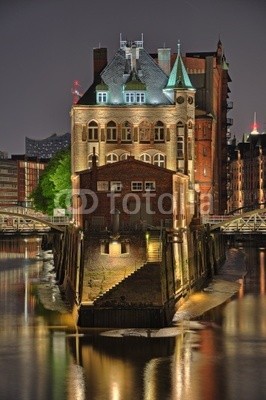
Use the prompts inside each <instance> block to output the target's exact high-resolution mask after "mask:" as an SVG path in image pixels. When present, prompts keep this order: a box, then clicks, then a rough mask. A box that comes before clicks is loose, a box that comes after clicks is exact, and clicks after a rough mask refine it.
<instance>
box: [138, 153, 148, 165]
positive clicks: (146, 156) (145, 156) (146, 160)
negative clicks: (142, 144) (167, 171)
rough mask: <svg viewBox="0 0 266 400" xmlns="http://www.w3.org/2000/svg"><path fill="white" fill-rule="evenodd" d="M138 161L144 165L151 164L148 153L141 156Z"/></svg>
mask: <svg viewBox="0 0 266 400" xmlns="http://www.w3.org/2000/svg"><path fill="white" fill-rule="evenodd" d="M139 159H140V160H141V161H144V162H146V163H149V164H150V163H151V156H150V155H149V154H148V153H144V154H141V156H140V158H139Z"/></svg>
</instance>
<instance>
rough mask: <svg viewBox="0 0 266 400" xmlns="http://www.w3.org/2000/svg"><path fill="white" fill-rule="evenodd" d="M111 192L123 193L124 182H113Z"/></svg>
mask: <svg viewBox="0 0 266 400" xmlns="http://www.w3.org/2000/svg"><path fill="white" fill-rule="evenodd" d="M110 190H111V192H121V190H122V182H120V181H111V183H110Z"/></svg>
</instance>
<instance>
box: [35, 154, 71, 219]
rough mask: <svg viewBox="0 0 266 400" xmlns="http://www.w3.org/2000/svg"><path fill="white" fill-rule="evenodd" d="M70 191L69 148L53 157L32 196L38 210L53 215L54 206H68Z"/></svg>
mask: <svg viewBox="0 0 266 400" xmlns="http://www.w3.org/2000/svg"><path fill="white" fill-rule="evenodd" d="M70 191H71V152H70V148H68V149H66V150H62V151H59V152H58V153H56V155H55V156H54V157H53V158H52V159H51V161H50V162H49V163H48V165H47V167H46V168H45V169H44V171H43V173H42V175H41V177H40V180H39V183H38V185H37V186H36V188H35V189H34V191H33V192H32V194H31V196H30V197H31V199H32V201H33V206H34V208H35V209H36V210H39V211H42V212H44V213H46V214H49V215H52V213H53V210H54V208H66V207H67V204H66V196H67V195H69V194H70ZM68 197H69V196H68Z"/></svg>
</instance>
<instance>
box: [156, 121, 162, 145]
mask: <svg viewBox="0 0 266 400" xmlns="http://www.w3.org/2000/svg"><path fill="white" fill-rule="evenodd" d="M154 141H155V142H164V124H163V122H161V121H157V122H156V124H155V127H154Z"/></svg>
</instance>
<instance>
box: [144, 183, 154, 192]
mask: <svg viewBox="0 0 266 400" xmlns="http://www.w3.org/2000/svg"><path fill="white" fill-rule="evenodd" d="M144 188H145V191H146V192H155V190H156V184H155V181H145V183H144Z"/></svg>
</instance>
